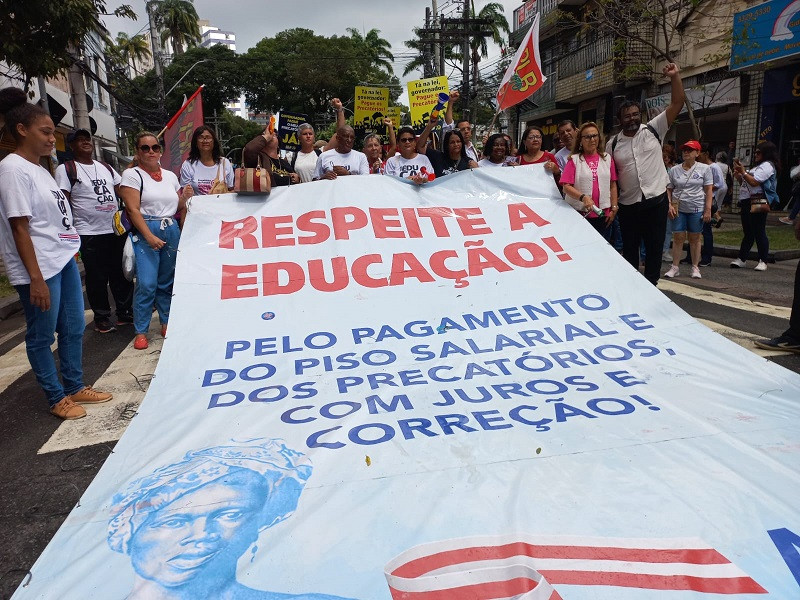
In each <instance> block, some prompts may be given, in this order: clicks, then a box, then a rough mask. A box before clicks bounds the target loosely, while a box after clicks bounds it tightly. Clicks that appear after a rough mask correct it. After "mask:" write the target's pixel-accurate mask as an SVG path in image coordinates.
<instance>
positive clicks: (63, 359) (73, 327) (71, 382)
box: [14, 259, 86, 407]
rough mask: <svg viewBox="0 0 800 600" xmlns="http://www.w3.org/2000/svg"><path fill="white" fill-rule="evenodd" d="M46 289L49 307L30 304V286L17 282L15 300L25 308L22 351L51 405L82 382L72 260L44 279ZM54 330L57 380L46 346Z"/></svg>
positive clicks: (77, 285) (78, 297) (77, 284)
mask: <svg viewBox="0 0 800 600" xmlns="http://www.w3.org/2000/svg"><path fill="white" fill-rule="evenodd" d="M45 283H46V284H47V287H48V289H49V290H50V310H45V311H43V310H41V309H39V308H38V307H36V306H34V305H33V304H31V286H30V285H17V286H14V287H16V288H17V292H18V293H19V299H20V301H21V302H22V308H23V310H24V311H25V323H26V325H27V326H28V331H27V332H26V333H25V350H26V351H27V353H28V361H30V363H31V369H33V374H34V375H35V376H36V381H38V382H39V385H40V386H41V387H42V390H44V393H45V396H47V402H48V404H50V406H51V407H52V406H55V405H56V404H58V403H59V402H61V400H63V399H64V396H68V395H70V394H74V393H76V392H79V391H81V390H82V389H83V388H84V385H83V367H82V365H81V361H82V359H83V330H84V329H85V328H86V323H85V322H84V319H83V290H82V289H81V276H80V273H79V272H78V264H77V263H76V262H75V259H70V260H69V262H68V263H67V264H66V265H65V266H64V268H63V269H61V272H60V273H58V274H57V275H54V276H53V277H51V278H50V279H47V280H46V281H45ZM56 333H58V360H59V363H60V365H61V379H62V380H63V382H64V383H63V385H62V383H61V381H59V379H58V370H57V369H56V361H55V359H54V358H53V352H52V351H51V350H50V346H52V345H53V342H54V341H55V334H56Z"/></svg>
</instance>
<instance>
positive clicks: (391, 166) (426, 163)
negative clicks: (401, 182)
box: [384, 153, 433, 179]
mask: <svg viewBox="0 0 800 600" xmlns="http://www.w3.org/2000/svg"><path fill="white" fill-rule="evenodd" d="M422 169H425V174H426V175H427V174H428V173H433V165H432V164H431V160H430V159H429V158H428V157H427V156H425V155H424V154H419V153H417V155H416V156H415V157H414V158H403V157H402V156H401V155H400V154H398V155H397V156H393V157H392V158H390V159H389V160H387V161H386V169H385V171H384V174H385V175H394V176H395V177H400V178H402V179H408V178H409V177H414V176H416V175H421V174H422Z"/></svg>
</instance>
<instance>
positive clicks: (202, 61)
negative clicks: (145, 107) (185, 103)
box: [164, 58, 210, 97]
mask: <svg viewBox="0 0 800 600" xmlns="http://www.w3.org/2000/svg"><path fill="white" fill-rule="evenodd" d="M209 60H210V59H208V58H204V59H202V60H198V61H197V62H196V63H194V64H193V65H192V66H191V67H189V69H188V70H187V71H186V73H184V74H183V75H182V76H181V78H180V79H178V81H176V82H175V85H173V86H172V87H171V88H169V92H167V93H166V94H164V97H166V96H169V94H170V92H172V90H174V89H175V88H176V87H178V84H179V83H180V82H181V81H183V80H184V79H185V78H186V76H187V75H188V74H189V71H191V70H192V69H194V68H195V67H196V66H197V65H199V64H200V63H204V62H209Z"/></svg>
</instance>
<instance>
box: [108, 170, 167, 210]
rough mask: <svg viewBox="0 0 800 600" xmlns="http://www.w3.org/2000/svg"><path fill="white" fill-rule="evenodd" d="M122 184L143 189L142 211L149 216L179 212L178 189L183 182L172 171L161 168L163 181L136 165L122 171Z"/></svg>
mask: <svg viewBox="0 0 800 600" xmlns="http://www.w3.org/2000/svg"><path fill="white" fill-rule="evenodd" d="M120 185H121V186H124V187H129V188H133V189H135V190H137V191H139V190H140V189H141V190H142V195H141V209H140V210H141V212H142V215H146V216H148V217H162V218H163V217H174V216H175V213H176V212H178V191H179V190H180V189H181V184H180V183H178V178H177V177H176V176H175V173H173V172H172V171H167V170H166V169H161V181H156V180H155V179H153V178H152V177H150V175H148V174H147V171H144V170H142V169H140V168H139V167H134V168H132V169H125V170H124V171H123V172H122V183H120Z"/></svg>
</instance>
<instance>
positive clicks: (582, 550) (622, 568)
mask: <svg viewBox="0 0 800 600" xmlns="http://www.w3.org/2000/svg"><path fill="white" fill-rule="evenodd" d="M385 573H386V579H387V582H388V584H389V590H390V593H391V595H392V598H393V600H447V599H449V598H459V599H467V598H468V599H469V600H488V599H490V598H491V599H493V600H512V599H517V598H525V600H559V599H560V598H561V597H560V596H559V595H558V592H557V591H556V590H555V588H554V587H553V586H556V585H576V586H616V587H626V588H638V589H642V590H650V592H648V595H647V597H648V598H653V599H655V598H661V597H662V596H661V595H657V592H656V590H659V591H661V590H663V591H665V592H666V591H668V590H671V591H675V590H691V591H694V592H699V593H707V594H728V595H735V594H766V593H767V591H766V590H765V589H764V588H763V587H761V586H760V585H759V584H758V583H756V582H755V581H754V580H753V579H752V578H751V577H749V576H748V575H747V573H745V572H744V571H742V570H741V569H740V568H739V567H737V566H736V565H734V564H733V563H731V562H730V561H729V560H728V559H727V558H725V557H724V556H723V555H722V554H720V553H719V552H718V551H717V550H715V549H714V548H712V547H711V546H709V545H708V544H706V543H705V542H703V541H702V540H699V539H624V538H578V537H569V536H535V537H529V536H486V537H474V538H462V539H453V540H444V541H440V542H433V543H429V544H423V545H421V546H416V547H414V548H411V549H410V550H407V551H406V552H404V553H402V554H400V555H399V556H397V557H396V558H394V559H393V560H391V561H390V562H389V563H388V564H387V565H386V567H385ZM664 597H667V596H664ZM669 597H671V596H669Z"/></svg>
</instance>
